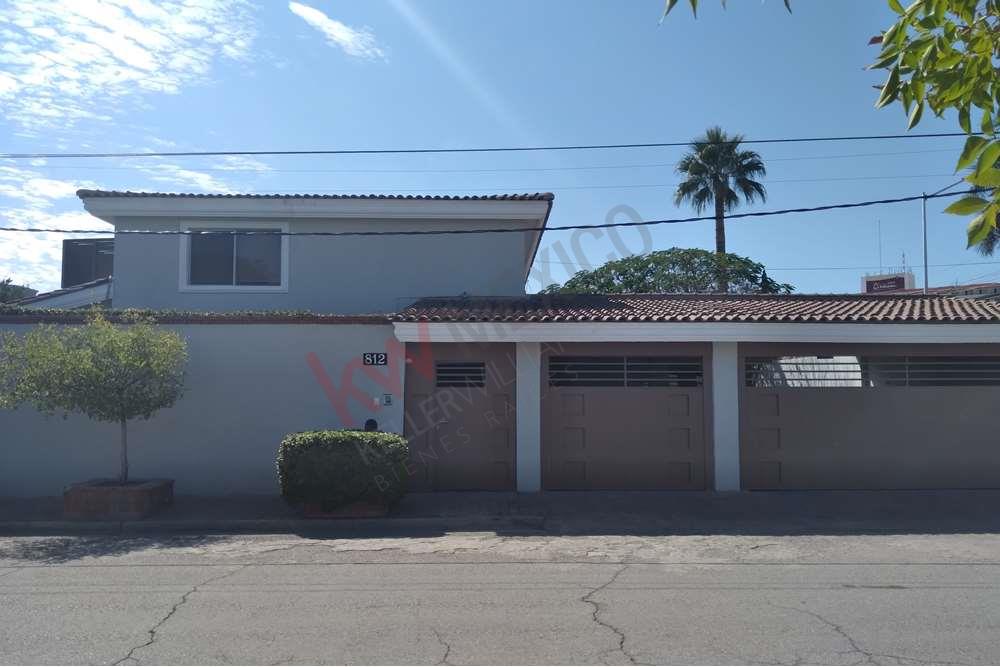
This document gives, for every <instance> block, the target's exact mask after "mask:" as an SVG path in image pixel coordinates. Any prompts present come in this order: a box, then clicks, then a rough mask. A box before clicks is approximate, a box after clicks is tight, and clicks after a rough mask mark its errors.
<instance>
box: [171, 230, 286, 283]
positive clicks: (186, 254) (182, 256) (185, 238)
mask: <svg viewBox="0 0 1000 667" xmlns="http://www.w3.org/2000/svg"><path fill="white" fill-rule="evenodd" d="M202 229H223V230H230V229H232V230H241V229H247V230H253V229H278V230H281V231H282V232H285V233H286V234H287V233H288V223H287V222H277V221H275V222H268V221H256V220H255V221H248V220H211V221H209V220H205V221H197V222H185V223H183V224H181V225H180V230H181V231H182V232H186V231H192V230H202ZM178 238H179V239H180V252H179V255H178V257H179V259H178V277H177V283H178V289H179V290H180V291H181V292H202V293H204V292H209V293H225V292H241V293H263V294H267V293H272V294H273V293H275V292H287V291H288V246H289V243H288V239H289V237H288V236H282V237H281V284H280V285H192V284H191V283H190V280H191V235H190V234H181V235H180V236H179V237H178Z"/></svg>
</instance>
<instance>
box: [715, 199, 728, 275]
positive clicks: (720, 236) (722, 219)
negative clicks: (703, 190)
mask: <svg viewBox="0 0 1000 667" xmlns="http://www.w3.org/2000/svg"><path fill="white" fill-rule="evenodd" d="M725 254H726V202H725V200H724V195H723V193H722V192H720V191H719V190H716V192H715V255H716V259H717V260H719V262H718V269H719V273H718V287H719V291H720V292H728V291H729V277H728V276H727V275H726V270H725V267H724V266H723V265H722V258H723V256H724V255H725Z"/></svg>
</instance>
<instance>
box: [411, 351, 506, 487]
mask: <svg viewBox="0 0 1000 667" xmlns="http://www.w3.org/2000/svg"><path fill="white" fill-rule="evenodd" d="M418 348H420V349H418ZM428 348H429V349H428ZM428 352H429V354H428ZM421 354H423V355H424V356H421ZM407 357H408V363H407V367H406V394H405V402H404V413H405V426H404V434H405V436H406V438H407V440H408V441H409V444H410V472H411V477H410V488H411V489H412V490H414V491H447V490H475V491H505V490H512V489H513V488H514V405H515V403H514V390H515V387H514V382H515V374H514V373H515V371H514V346H513V345H509V344H434V345H429V346H428V345H426V344H423V345H415V344H408V345H407ZM416 360H419V362H417V361H416ZM411 361H412V363H411Z"/></svg>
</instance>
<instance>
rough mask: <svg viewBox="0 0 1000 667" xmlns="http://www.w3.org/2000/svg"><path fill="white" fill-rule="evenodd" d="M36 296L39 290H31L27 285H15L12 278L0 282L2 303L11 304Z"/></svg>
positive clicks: (0, 299)
mask: <svg viewBox="0 0 1000 667" xmlns="http://www.w3.org/2000/svg"><path fill="white" fill-rule="evenodd" d="M36 294H38V290H34V289H31V288H30V287H27V286H26V285H15V284H14V281H13V280H11V279H10V278H4V279H3V280H0V303H10V302H11V301H17V300H18V299H27V298H28V297H29V296H35V295H36Z"/></svg>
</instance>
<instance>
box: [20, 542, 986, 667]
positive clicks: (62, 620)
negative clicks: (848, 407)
mask: <svg viewBox="0 0 1000 667" xmlns="http://www.w3.org/2000/svg"><path fill="white" fill-rule="evenodd" d="M998 585H1000V536H998V535H993V534H980V535H962V534H956V535H882V536H870V535H831V536H752V535H740V536H733V535H728V536H722V535H720V536H698V535H693V536H648V535H643V536H572V537H569V536H563V537H560V536H545V535H522V536H508V537H501V536H497V535H494V534H490V533H475V534H471V533H458V534H448V535H442V536H427V537H412V538H357V539H307V538H302V537H290V536H242V537H232V536H230V537H225V536H217V537H181V536H177V537H171V538H163V539H156V538H149V537H142V538H131V539H124V538H115V537H66V538H58V537H52V538H0V629H2V630H0V662H2V663H91V664H162V663H195V664H198V663H213V664H229V663H234V664H243V663H249V664H296V663H418V664H467V663H495V664H527V663H585V664H629V663H637V664H642V663H781V664H796V663H798V664H802V663H805V664H926V663H963V664H965V663H998V662H1000V594H998V593H1000V591H998Z"/></svg>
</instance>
